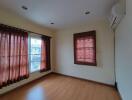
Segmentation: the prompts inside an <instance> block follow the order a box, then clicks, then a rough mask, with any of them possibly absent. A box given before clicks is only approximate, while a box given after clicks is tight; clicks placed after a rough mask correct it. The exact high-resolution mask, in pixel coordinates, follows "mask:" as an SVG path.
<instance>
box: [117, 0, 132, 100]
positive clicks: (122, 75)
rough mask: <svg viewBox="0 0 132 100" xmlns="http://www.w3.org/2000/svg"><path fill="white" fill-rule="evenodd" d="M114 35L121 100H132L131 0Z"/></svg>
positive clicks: (127, 3) (128, 0)
mask: <svg viewBox="0 0 132 100" xmlns="http://www.w3.org/2000/svg"><path fill="white" fill-rule="evenodd" d="M115 35H116V48H115V49H116V59H115V61H116V76H117V82H118V88H119V91H120V94H121V96H122V98H123V100H132V78H131V76H132V0H126V16H125V18H124V19H123V21H122V22H121V23H120V25H119V27H118V28H117V31H116V33H115Z"/></svg>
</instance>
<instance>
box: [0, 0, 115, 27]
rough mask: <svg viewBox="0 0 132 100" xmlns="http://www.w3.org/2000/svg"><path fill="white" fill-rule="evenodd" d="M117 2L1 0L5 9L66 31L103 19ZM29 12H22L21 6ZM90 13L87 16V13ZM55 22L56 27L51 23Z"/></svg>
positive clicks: (107, 0) (108, 0)
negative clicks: (66, 29) (25, 7)
mask: <svg viewBox="0 0 132 100" xmlns="http://www.w3.org/2000/svg"><path fill="white" fill-rule="evenodd" d="M115 1H116V0H0V7H4V8H6V9H9V10H10V11H13V12H14V13H16V14H19V15H21V16H22V17H25V18H27V19H29V20H31V21H33V22H35V23H37V24H40V25H43V26H46V27H49V28H53V29H65V28H70V27H73V26H78V25H83V24H87V23H88V22H89V21H93V20H99V19H103V18H105V17H106V16H107V14H108V12H109V11H110V8H111V6H112V5H113V4H114V3H115ZM23 5H25V6H27V7H28V10H27V11H24V10H22V8H21V6H23ZM87 10H88V11H90V12H91V13H90V14H89V15H85V14H84V13H85V11H87ZM51 22H54V23H55V24H54V25H51V24H50V23H51Z"/></svg>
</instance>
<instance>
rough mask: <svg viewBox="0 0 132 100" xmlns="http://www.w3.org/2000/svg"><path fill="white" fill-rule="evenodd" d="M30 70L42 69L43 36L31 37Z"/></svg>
mask: <svg viewBox="0 0 132 100" xmlns="http://www.w3.org/2000/svg"><path fill="white" fill-rule="evenodd" d="M29 61H30V63H29V64H30V72H31V73H32V72H35V71H39V70H40V64H41V38H36V37H30V39H29Z"/></svg>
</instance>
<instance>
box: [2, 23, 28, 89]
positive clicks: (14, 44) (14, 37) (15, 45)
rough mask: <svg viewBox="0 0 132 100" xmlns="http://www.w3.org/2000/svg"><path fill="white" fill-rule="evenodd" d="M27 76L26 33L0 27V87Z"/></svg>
mask: <svg viewBox="0 0 132 100" xmlns="http://www.w3.org/2000/svg"><path fill="white" fill-rule="evenodd" d="M28 76H29V70H28V33H27V32H23V31H21V30H16V29H12V28H8V27H5V26H0V87H3V86H6V85H9V84H11V83H14V82H17V81H20V80H22V79H25V78H27V77H28Z"/></svg>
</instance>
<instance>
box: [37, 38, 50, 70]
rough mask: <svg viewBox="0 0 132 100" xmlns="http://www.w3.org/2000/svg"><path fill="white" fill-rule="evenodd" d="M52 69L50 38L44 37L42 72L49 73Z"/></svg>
mask: <svg viewBox="0 0 132 100" xmlns="http://www.w3.org/2000/svg"><path fill="white" fill-rule="evenodd" d="M50 68H51V65H50V37H47V36H42V42H41V65H40V71H41V72H43V71H47V70H50Z"/></svg>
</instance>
